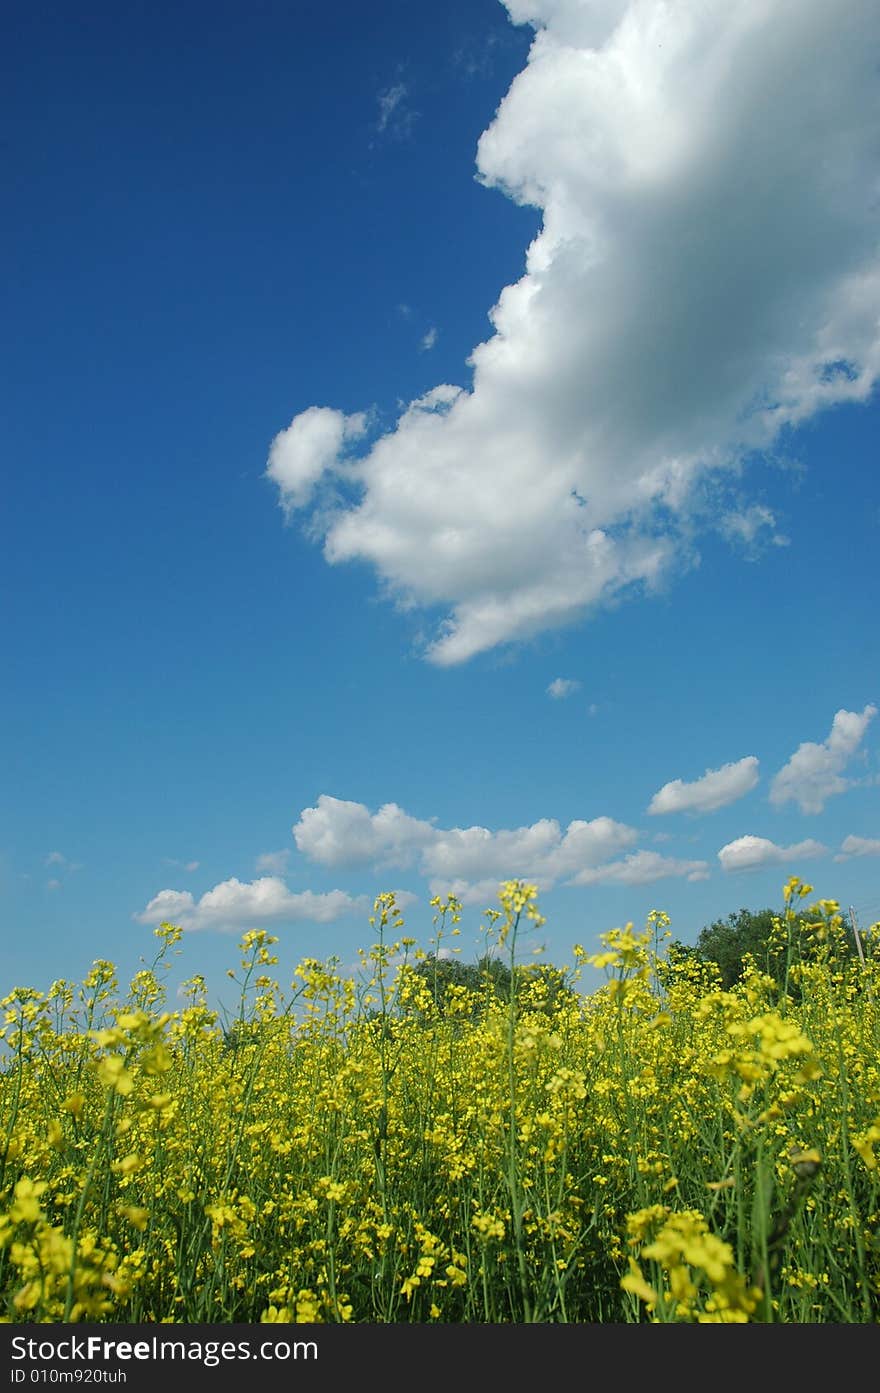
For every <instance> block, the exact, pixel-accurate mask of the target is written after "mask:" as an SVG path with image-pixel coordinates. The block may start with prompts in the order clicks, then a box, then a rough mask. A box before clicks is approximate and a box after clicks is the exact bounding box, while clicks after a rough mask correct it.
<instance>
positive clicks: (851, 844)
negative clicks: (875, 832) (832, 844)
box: [834, 836, 880, 861]
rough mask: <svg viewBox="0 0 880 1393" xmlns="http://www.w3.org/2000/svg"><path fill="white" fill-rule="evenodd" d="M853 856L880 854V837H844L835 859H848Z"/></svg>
mask: <svg viewBox="0 0 880 1393" xmlns="http://www.w3.org/2000/svg"><path fill="white" fill-rule="evenodd" d="M851 856H880V838H878V837H852V836H850V837H844V839H843V841H842V842H841V844H840V851H839V852H838V854H837V855H836V856H835V858H834V859H835V861H848V860H849V858H850V857H851Z"/></svg>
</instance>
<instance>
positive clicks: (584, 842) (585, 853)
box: [293, 794, 638, 902]
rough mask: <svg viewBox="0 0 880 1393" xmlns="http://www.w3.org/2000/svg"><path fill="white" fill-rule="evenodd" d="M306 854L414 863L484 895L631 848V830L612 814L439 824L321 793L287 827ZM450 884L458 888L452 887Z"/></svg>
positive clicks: (440, 883) (443, 884) (332, 860)
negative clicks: (522, 822)
mask: <svg viewBox="0 0 880 1393" xmlns="http://www.w3.org/2000/svg"><path fill="white" fill-rule="evenodd" d="M293 835H294V839H295V841H296V844H297V846H298V847H299V849H300V851H302V852H303V853H304V855H306V856H308V857H309V858H310V859H311V860H313V861H318V862H320V864H322V865H324V866H338V867H341V866H357V865H363V864H367V863H369V864H372V865H373V866H375V867H382V866H397V867H406V866H409V865H412V864H413V863H415V864H416V865H417V869H418V870H419V872H420V873H421V874H422V875H425V876H427V877H429V878H430V885H431V893H432V894H446V893H452V894H457V895H458V897H459V898H464V897H465V896H468V902H471V900H470V896H471V893H472V892H473V893H474V894H478V895H479V896H480V898H482V897H483V896H484V895H485V893H486V892H487V887H492V898H494V892H495V890H497V887H498V883H499V882H500V881H502V880H509V879H519V878H522V879H527V880H533V881H536V882H538V883H539V885H540V886H541V888H543V889H550V887H551V886H553V885H554V884H556V882H557V881H559V880H570V878H571V877H573V876H575V875H576V874H577V873H578V872H579V871H581V870H583V869H584V868H586V867H590V866H596V865H599V864H600V863H602V862H603V861H606V860H607V859H608V857H609V856H614V855H615V854H616V853H618V852H620V851H622V850H623V849H624V848H625V847H628V846H631V845H632V844H633V842H634V841H635V840H636V837H637V835H638V834H637V833H636V832H635V830H634V829H633V828H631V827H627V826H625V824H623V823H620V822H615V821H614V820H613V819H612V818H610V817H597V818H594V819H593V820H592V821H590V822H586V821H583V820H579V819H575V820H574V821H572V822H570V823H569V824H568V827H567V828H566V829H565V831H563V829H562V828H561V827H560V825H559V823H558V822H557V821H556V820H555V818H541V819H539V820H538V821H537V822H534V823H532V824H531V826H528V827H518V828H514V829H501V830H498V831H492V830H490V829H489V828H488V827H449V828H439V827H437V826H435V824H434V823H433V822H425V821H423V820H421V819H419V818H414V817H411V816H410V815H409V814H408V813H406V812H404V810H403V809H402V808H400V807H399V806H398V805H397V804H396V803H386V804H385V805H384V806H383V807H381V808H380V809H379V811H378V812H377V813H371V812H370V810H369V808H367V807H366V806H365V805H364V804H363V803H351V802H345V801H343V800H342V799H338V798H331V797H330V796H329V795H328V794H321V796H320V797H319V799H318V802H317V804H316V806H315V807H312V808H306V809H305V810H304V811H303V812H302V813H301V814H300V818H299V821H298V822H297V823H296V824H295V825H294V827H293ZM453 887H457V888H455V889H453Z"/></svg>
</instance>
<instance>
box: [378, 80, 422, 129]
mask: <svg viewBox="0 0 880 1393" xmlns="http://www.w3.org/2000/svg"><path fill="white" fill-rule="evenodd" d="M408 96H409V92H408V89H407V86H406V83H404V82H395V83H392V85H391V86H390V87H386V88H385V89H384V91H382V92H380V93H379V96H378V98H377V101H378V104H379V115H378V117H377V119H376V127H375V129H376V131H377V133H378V134H379V135H390V136H393V137H394V138H395V139H396V140H404V139H405V138H406V137H407V136H409V135H410V134H411V133H412V129H413V126H414V125H415V123H416V121H417V120H418V116H419V113H418V112H417V111H414V110H413V109H412V107H410V106H409V105H408V102H407V98H408Z"/></svg>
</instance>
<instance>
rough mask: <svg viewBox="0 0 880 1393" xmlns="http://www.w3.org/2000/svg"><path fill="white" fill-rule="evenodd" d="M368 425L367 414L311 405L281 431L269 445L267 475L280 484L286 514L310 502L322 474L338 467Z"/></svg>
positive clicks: (279, 488)
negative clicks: (348, 449) (352, 413)
mask: <svg viewBox="0 0 880 1393" xmlns="http://www.w3.org/2000/svg"><path fill="white" fill-rule="evenodd" d="M366 427H367V413H366V412H357V413H356V414H354V415H352V416H346V415H344V414H343V412H341V411H333V410H332V409H331V408H330V407H327V406H310V407H309V408H308V409H307V410H306V411H301V412H300V414H299V415H298V416H294V418H293V420H292V421H291V423H290V425H289V426H288V427H287V429H286V430H282V431H279V433H278V434H277V435H276V436H275V439H274V440H273V441H272V444H271V445H270V447H269V460H268V463H267V466H266V477H267V478H269V479H271V480H272V481H273V483H275V484H277V485H278V491H279V494H280V496H281V503H282V505H283V507H284V509H285V511H286V512H287V513H290V512H292V511H293V510H294V509H295V508H302V507H304V506H305V505H306V504H307V503H308V502H310V500H311V498H312V495H313V493H314V490H315V487H316V485H317V484H318V482H319V480H320V479H321V477H322V475H324V474H327V473H332V472H333V471H334V470H338V469H339V467H340V464H341V462H342V459H343V456H344V452H345V450H346V447H348V446H349V445H350V444H351V442H352V441H354V440H357V439H359V437H360V436H362V435H363V433H364V431H365V430H366Z"/></svg>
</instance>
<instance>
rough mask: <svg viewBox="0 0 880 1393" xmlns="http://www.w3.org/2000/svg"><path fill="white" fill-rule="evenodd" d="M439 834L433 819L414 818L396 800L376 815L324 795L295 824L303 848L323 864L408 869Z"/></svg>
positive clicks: (301, 849) (364, 808) (362, 805)
mask: <svg viewBox="0 0 880 1393" xmlns="http://www.w3.org/2000/svg"><path fill="white" fill-rule="evenodd" d="M434 835H435V832H434V828H433V827H432V826H431V824H430V823H429V822H421V821H419V819H418V818H414V817H410V816H409V814H408V813H405V812H404V811H403V809H402V808H399V807H398V806H397V804H396V803H385V804H384V806H383V807H381V808H380V809H379V811H378V812H377V813H373V814H371V813H370V810H369V809H368V808H367V807H365V805H364V804H363V803H350V802H346V801H345V800H344V799H342V798H331V797H330V795H329V794H327V793H322V794H321V795H320V797H319V798H318V802H317V805H316V806H315V807H313V808H306V809H304V811H303V812H302V813H300V817H299V821H298V822H297V823H296V825H295V826H294V828H293V836H294V840H295V842H296V844H297V847H298V848H299V850H300V851H301V852H302V853H303V855H304V856H308V858H309V860H311V861H317V862H319V863H320V864H321V865H322V866H357V865H364V864H367V863H372V864H374V865H376V866H399V867H406V866H409V865H411V864H412V861H413V859H414V857H415V855H416V853H417V852H418V851H419V850H420V849H421V848H422V847H423V846H425V845H426V843H427V842H428V841H430V840H431V838H432V837H433V836H434Z"/></svg>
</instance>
